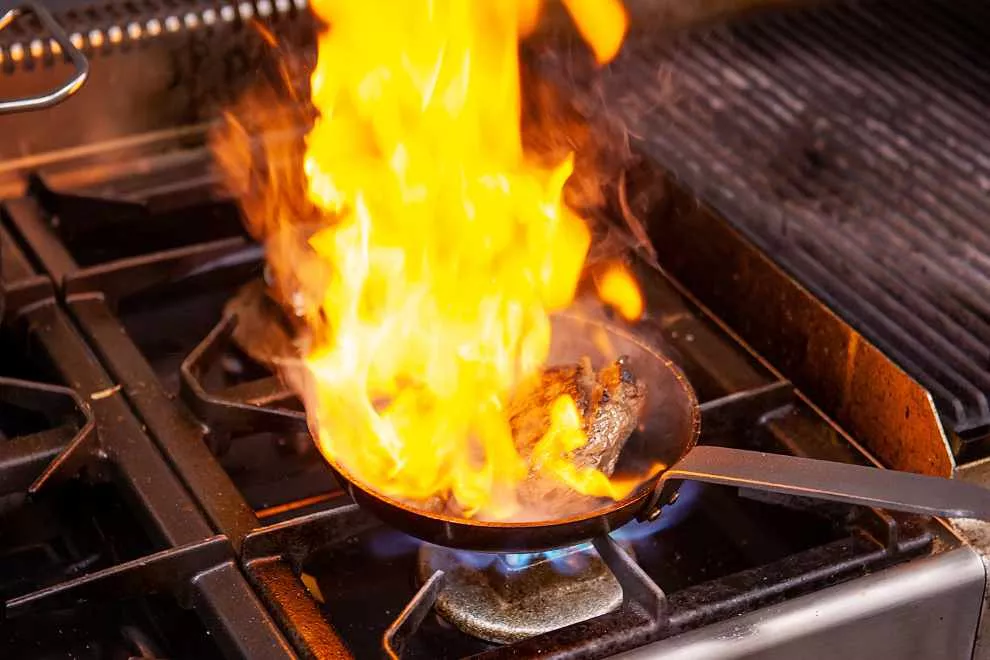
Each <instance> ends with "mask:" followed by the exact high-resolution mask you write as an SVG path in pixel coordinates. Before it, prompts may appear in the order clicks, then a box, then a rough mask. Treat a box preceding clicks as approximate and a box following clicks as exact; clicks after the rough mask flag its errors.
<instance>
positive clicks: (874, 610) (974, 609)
mask: <svg viewBox="0 0 990 660" xmlns="http://www.w3.org/2000/svg"><path fill="white" fill-rule="evenodd" d="M985 583H986V571H985V569H984V565H983V561H982V560H981V559H980V556H979V555H978V554H977V553H976V552H975V551H974V550H973V549H971V548H968V547H963V548H959V549H956V550H951V551H949V552H945V553H943V554H940V555H934V556H930V557H925V558H923V559H918V560H916V561H912V562H909V563H907V564H903V565H901V566H897V567H894V568H891V569H889V570H886V571H883V572H880V573H876V574H874V575H869V576H866V577H863V578H860V579H857V580H852V581H850V582H846V583H843V584H841V585H837V586H834V587H830V588H828V589H824V590H822V591H819V592H816V593H814V594H809V595H807V596H802V597H800V598H796V599H794V600H792V601H788V602H786V603H782V604H780V605H776V606H773V607H768V608H765V609H763V610H761V611H758V612H753V613H750V614H746V615H742V616H739V617H736V618H733V619H730V620H728V621H723V622H721V623H718V624H715V625H712V626H708V627H705V628H701V629H699V630H695V631H692V632H689V633H685V634H683V635H680V636H677V637H674V638H671V639H667V640H663V641H660V642H657V643H655V644H652V645H650V646H646V647H643V648H640V649H637V650H635V651H632V652H629V653H625V654H621V655H619V656H615V657H616V658H621V659H622V660H647V659H652V658H663V659H664V660H707V659H715V658H718V659H720V660H723V659H728V658H761V659H767V660H794V659H800V660H835V659H841V660H857V659H859V658H863V659H866V658H869V659H870V660H878V659H879V660H911V659H913V658H917V659H918V660H948V659H953V660H956V659H958V660H963V659H966V660H969V659H970V658H972V657H973V646H974V642H975V639H976V629H977V625H978V624H979V618H980V608H981V604H982V602H983V592H984V587H985Z"/></svg>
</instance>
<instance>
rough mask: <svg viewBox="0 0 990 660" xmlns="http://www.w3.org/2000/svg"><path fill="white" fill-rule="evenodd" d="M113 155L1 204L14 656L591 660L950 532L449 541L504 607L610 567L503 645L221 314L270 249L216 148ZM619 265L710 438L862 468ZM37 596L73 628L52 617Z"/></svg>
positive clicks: (874, 520)
mask: <svg viewBox="0 0 990 660" xmlns="http://www.w3.org/2000/svg"><path fill="white" fill-rule="evenodd" d="M106 160H107V159H106V158H104V161H106ZM118 163H119V164H120V165H123V166H120V167H112V168H109V169H108V170H107V171H106V172H104V173H103V174H101V175H99V176H96V175H94V171H97V170H94V169H92V168H83V167H80V168H75V169H74V168H71V167H60V168H52V169H50V170H47V171H45V170H43V171H39V172H35V173H33V174H32V175H31V176H30V177H29V178H28V180H27V183H26V186H25V192H24V194H23V196H20V197H17V198H14V199H11V200H8V201H7V202H6V203H5V204H4V206H3V215H2V230H3V234H2V241H3V248H4V253H3V261H2V266H3V284H4V289H5V291H6V308H7V309H6V312H5V318H4V326H3V327H4V334H3V337H4V343H2V344H0V355H2V356H3V360H2V361H0V363H2V365H3V372H2V374H0V375H2V376H4V377H9V378H17V379H22V380H19V381H2V382H0V406H2V405H4V404H5V402H6V401H8V400H10V401H11V402H12V403H11V404H10V405H11V406H13V409H14V410H15V411H16V413H14V414H11V413H6V412H5V413H4V416H3V417H2V420H3V425H4V426H0V433H2V435H0V438H2V442H0V447H2V448H3V451H4V452H6V453H3V454H0V470H2V471H0V483H3V484H4V488H3V492H4V493H7V494H6V495H4V496H3V498H2V499H0V502H3V504H2V505H0V515H2V516H3V517H4V518H7V519H8V521H9V524H8V525H7V527H8V528H9V529H14V530H16V533H15V534H12V535H11V536H9V537H7V536H3V537H0V568H3V569H4V570H2V571H0V573H2V574H4V575H11V576H16V577H13V578H11V579H9V580H4V581H0V596H2V597H3V598H4V599H5V600H6V608H5V620H4V621H3V622H0V629H7V630H15V629H16V631H17V634H16V635H0V637H6V638H9V639H10V640H11V641H10V643H11V644H12V646H11V649H12V650H11V651H10V653H11V654H12V655H14V656H15V657H49V656H51V657H58V656H59V654H60V653H61V654H66V653H67V654H73V653H76V654H79V655H80V657H116V656H114V655H113V654H114V653H117V652H118V651H119V652H120V653H124V654H125V656H126V655H127V654H130V656H132V657H135V656H136V657H213V656H221V655H224V656H227V657H250V658H259V657H292V656H293V655H297V654H298V655H302V656H309V657H321V658H323V657H362V658H363V657H372V656H378V655H380V654H382V653H385V654H387V655H388V654H392V655H393V656H396V657H398V656H400V655H401V657H407V658H448V657H449V658H460V657H466V656H470V657H486V658H502V657H505V658H509V657H536V656H541V657H544V656H546V655H547V654H548V653H552V654H555V655H554V657H580V658H598V657H606V656H609V655H612V654H614V653H616V652H620V651H623V650H628V649H632V648H636V647H641V646H643V645H644V644H650V643H657V642H658V641H662V640H677V639H682V638H683V636H684V635H685V634H687V633H689V632H692V631H694V632H699V631H704V630H705V629H706V627H708V626H712V625H717V624H719V623H720V622H727V621H731V620H733V619H734V618H737V617H740V616H746V615H752V614H754V613H759V612H764V611H768V608H771V607H775V606H781V605H786V604H789V603H794V602H798V601H800V599H801V598H805V597H808V596H812V597H814V596H816V595H817V594H822V593H828V590H829V588H830V587H833V586H834V585H841V584H845V583H847V582H848V581H849V580H854V579H856V578H862V576H867V575H871V576H876V575H880V576H883V575H887V574H888V573H890V572H891V571H895V570H897V568H898V567H905V566H913V565H915V564H916V563H917V562H919V561H926V560H932V559H933V558H938V557H940V556H949V555H952V552H953V550H954V549H958V548H959V547H960V543H959V541H958V540H957V539H956V538H955V537H954V536H952V535H951V534H950V533H948V531H947V530H946V529H945V528H944V527H943V526H942V525H940V524H938V523H937V522H934V521H931V520H928V519H924V518H919V517H915V516H901V515H896V516H895V515H890V514H888V513H885V512H882V511H877V510H866V509H859V508H856V507H849V506H844V505H824V504H821V503H815V502H812V501H807V500H801V499H795V498H785V497H779V496H773V497H772V496H768V495H760V494H757V493H755V492H747V491H745V490H739V489H730V488H725V487H717V486H702V485H697V484H691V485H690V487H689V488H685V489H684V490H683V492H682V493H681V498H680V499H679V500H678V501H677V502H676V503H675V504H674V505H672V507H670V510H669V511H666V512H665V513H664V514H663V515H662V516H661V517H660V518H659V519H658V520H656V521H654V522H646V523H634V524H631V525H629V526H627V527H625V528H622V529H620V530H618V531H617V532H615V533H614V534H613V536H612V537H611V538H605V539H598V540H596V541H595V544H594V546H593V547H591V546H589V547H586V548H581V549H579V550H578V551H576V552H573V551H561V553H560V555H559V556H558V555H553V556H550V557H546V556H541V557H528V556H518V555H510V556H504V557H499V558H492V557H487V558H486V557H484V556H481V557H479V556H478V555H477V554H472V553H463V554H460V555H457V556H454V557H453V558H451V557H449V556H448V557H447V558H446V559H445V560H444V561H447V562H448V564H447V565H448V567H449V566H450V565H451V564H450V562H453V563H454V564H456V565H457V566H459V567H460V568H458V569H457V571H460V572H463V573H464V575H465V576H466V578H465V579H466V580H468V582H469V583H472V584H473V583H476V582H477V580H480V579H482V577H480V576H487V577H484V578H483V579H484V580H486V581H487V582H488V583H489V584H490V585H494V586H493V587H492V588H489V589H487V590H486V591H485V592H484V593H485V594H486V597H491V598H494V599H495V600H494V601H493V602H495V603H496V609H497V605H498V603H504V602H513V603H516V602H518V601H514V600H513V601H505V600H499V599H505V598H509V596H508V595H507V594H509V592H510V591H512V590H513V589H515V590H516V592H518V591H519V589H523V590H524V591H525V589H531V587H525V588H524V587H520V586H519V585H525V584H532V583H534V582H535V583H537V584H540V585H542V586H541V588H546V589H550V588H551V587H550V586H548V584H547V580H550V582H552V583H553V584H558V580H560V579H562V578H561V576H564V577H565V578H566V576H567V571H568V570H570V569H568V568H567V566H568V565H571V564H568V561H570V562H571V563H572V564H573V561H574V560H575V557H578V558H579V560H580V561H582V562H585V569H583V570H586V571H587V570H591V569H588V568H587V562H589V561H594V562H596V563H595V564H594V566H597V567H598V568H597V569H594V570H597V571H598V573H597V574H596V575H604V576H606V577H608V575H611V576H613V578H614V580H613V581H612V582H609V583H608V584H610V585H612V586H611V587H608V586H607V585H606V586H605V587H603V588H606V589H612V591H610V592H608V593H610V594H612V595H611V596H608V597H607V598H606V600H608V599H609V598H610V599H611V600H610V601H608V603H607V604H606V605H605V606H604V607H603V609H602V610H601V612H604V613H600V612H599V611H597V610H596V611H594V612H593V613H594V614H600V615H599V616H595V617H594V618H591V619H588V620H577V621H576V622H572V623H570V625H567V626H566V627H564V628H561V629H556V630H550V631H549V632H543V633H542V634H538V635H536V636H533V637H526V631H527V630H529V631H530V632H532V630H531V627H532V626H531V624H532V621H528V622H527V621H517V622H515V623H513V621H511V620H510V621H502V620H499V621H496V622H494V623H492V622H491V621H488V623H487V624H486V625H495V626H497V627H499V629H500V630H508V631H509V632H508V633H507V634H509V636H510V637H512V638H513V641H510V642H508V643H501V644H500V643H493V642H490V641H485V638H489V639H490V638H491V637H492V634H491V632H490V630H489V632H487V633H485V632H480V633H479V628H477V627H472V625H474V624H466V623H465V621H473V622H475V624H477V623H478V621H479V620H481V619H479V617H482V618H483V617H484V616H487V615H484V614H483V613H481V614H479V613H478V612H477V611H476V610H477V608H475V607H474V606H473V605H472V607H470V608H467V610H470V611H467V610H466V606H465V605H464V602H465V601H464V599H463V598H461V601H460V603H461V604H460V605H458V604H457V602H458V601H457V594H456V593H454V592H451V591H445V589H448V590H449V589H452V588H454V587H452V586H451V584H452V583H451V581H449V580H448V581H447V583H446V584H441V582H440V581H437V580H434V579H432V576H431V571H430V570H429V567H432V566H434V564H431V563H429V562H430V561H431V560H429V559H424V557H427V558H429V557H433V558H434V560H435V558H436V552H437V549H436V548H430V547H424V546H423V544H422V543H421V542H419V541H417V540H415V539H413V538H411V537H408V536H405V535H403V534H401V533H399V532H397V531H395V530H392V529H390V528H388V527H386V526H384V525H383V524H381V523H379V522H377V521H376V520H375V519H374V518H373V517H372V516H371V515H370V514H368V513H366V512H364V511H362V510H361V509H359V508H358V507H357V506H356V505H354V504H352V503H351V502H350V500H349V499H348V497H347V495H346V494H345V493H344V491H343V490H342V489H341V488H340V486H339V485H338V484H337V483H336V481H335V479H334V477H333V475H332V474H331V471H330V469H329V468H328V466H327V465H326V464H325V462H324V460H323V458H322V457H321V455H320V454H319V452H318V451H317V450H316V448H315V447H314V445H313V443H312V441H311V440H310V438H309V436H308V435H307V433H306V426H305V418H304V415H303V413H302V412H301V406H300V404H299V402H298V401H297V400H296V399H295V398H294V397H293V396H292V395H291V393H289V392H288V391H287V390H286V389H285V387H284V386H283V385H282V384H281V383H280V382H279V380H278V379H277V378H276V377H274V376H273V375H272V374H271V373H270V372H269V371H268V370H267V369H266V368H265V367H264V366H262V365H261V364H259V363H257V362H254V361H253V360H252V359H251V358H250V357H249V356H248V355H246V354H245V353H244V352H243V351H241V350H240V349H239V348H238V346H237V344H236V343H235V342H234V341H232V335H233V333H234V332H235V331H236V326H237V323H238V319H237V318H236V317H234V316H231V315H227V314H225V311H224V310H225V308H226V306H227V304H228V303H229V301H230V300H231V299H232V297H233V296H235V295H236V294H237V293H238V292H239V291H240V290H241V289H242V287H243V286H245V285H246V284H250V283H251V282H254V281H257V280H258V278H261V277H263V276H264V268H263V253H262V251H261V249H260V248H259V246H257V245H256V244H254V243H253V242H252V241H251V240H250V239H249V238H248V237H247V236H246V235H245V234H244V232H243V229H242V227H241V224H240V220H239V217H238V213H237V209H236V206H235V204H234V203H233V202H232V201H231V200H229V199H228V198H226V197H225V195H224V193H223V192H222V191H220V190H219V188H218V187H217V186H216V185H214V181H213V178H212V176H211V174H210V168H209V158H208V155H207V153H206V151H205V150H203V149H201V148H190V149H184V150H178V151H167V152H164V155H162V154H158V155H154V156H147V155H135V154H132V153H128V154H124V153H121V154H119V156H118ZM122 237H125V238H122ZM637 269H638V273H637V274H638V275H639V278H640V280H641V281H642V282H643V283H644V293H645V296H646V299H647V309H648V314H647V318H646V320H645V321H644V322H643V324H642V327H641V329H640V332H643V333H645V334H647V335H648V336H649V337H650V338H651V340H652V341H656V342H660V343H661V345H662V346H663V347H664V349H665V351H666V352H667V354H668V355H669V356H670V357H671V358H672V359H673V360H674V361H675V362H676V363H677V364H678V365H679V366H681V368H682V369H683V370H684V372H685V373H686V375H687V376H688V378H689V380H690V381H691V383H692V384H693V386H694V388H695V389H696V391H697V393H698V396H699V400H700V402H701V404H702V414H703V429H704V430H703V435H702V440H701V442H702V444H716V445H723V446H734V447H742V448H748V449H757V450H761V451H767V452H781V453H789V454H795V455H800V456H808V457H814V458H825V459H830V460H838V461H845V462H852V463H860V464H870V459H869V458H868V457H867V456H866V455H865V454H864V453H863V452H861V451H860V450H859V449H858V448H857V446H856V445H855V443H853V442H851V441H850V439H849V438H848V437H847V436H846V435H845V434H844V433H843V432H842V431H841V430H840V429H838V428H837V427H836V426H835V425H834V424H832V423H831V422H830V421H829V420H828V419H827V418H825V417H824V416H823V415H822V414H821V413H820V412H819V411H818V409H817V408H816V407H815V406H813V405H812V404H811V403H809V401H808V400H806V399H805V398H804V396H803V395H802V394H800V393H799V392H797V391H796V390H795V389H794V387H793V386H792V385H791V384H790V383H789V382H787V381H786V380H783V379H782V378H781V377H780V376H779V374H777V373H776V372H775V371H774V370H773V369H772V368H771V367H770V366H768V365H767V364H766V363H764V362H763V361H762V360H761V359H760V358H758V357H757V356H755V355H754V354H753V353H751V352H750V351H749V350H748V349H747V348H746V347H745V346H744V345H742V344H741V343H740V342H739V340H738V339H737V338H736V337H735V336H734V335H733V334H732V333H731V332H729V331H728V330H727V329H726V328H725V327H724V326H723V325H722V324H721V322H720V321H718V320H717V319H715V318H714V317H713V316H711V315H710V314H709V313H708V312H707V311H706V310H705V309H704V308H703V307H701V306H700V305H699V304H698V303H697V302H696V301H695V300H694V298H693V297H692V296H691V294H690V293H689V292H687V291H686V290H684V289H683V288H682V287H681V285H680V284H678V283H677V282H675V281H674V280H672V279H670V278H669V277H668V276H667V275H666V274H665V273H664V272H663V271H662V270H660V269H658V268H656V267H655V266H650V265H648V264H646V263H638V265H637ZM8 382H9V385H7V389H2V386H3V384H6V383H8ZM39 383H40V384H39ZM52 383H54V384H56V385H58V386H60V387H58V388H54V389H53V388H52V387H50V385H51V384H52ZM5 393H6V394H7V395H6V396H5ZM36 404H37V405H36ZM5 410H6V408H3V407H0V412H4V411H5ZM87 424H89V426H87ZM66 447H68V448H69V449H68V450H66V449H65V448H66ZM60 452H61V453H60ZM8 455H9V458H5V457H7V456H8ZM56 456H57V457H58V458H57V459H54V457H56ZM53 460H55V465H56V467H55V468H49V469H48V471H47V472H45V470H46V466H48V465H50V464H52V463H51V461H53ZM41 475H44V478H42V479H41V480H40V481H38V479H39V476H41ZM568 557H570V559H568ZM424 562H426V564H425V566H426V568H424ZM493 562H495V564H493ZM548 562H549V563H548ZM547 566H550V570H549V572H547V570H548V569H547ZM602 567H604V568H602ZM539 571H543V573H540V572H539ZM548 575H549V576H554V577H547V576H548ZM541 576H542V577H541ZM563 584H564V587H563V588H564V589H565V592H564V593H572V592H568V591H567V589H570V588H571V583H570V582H568V580H567V579H563ZM603 584H604V583H603ZM969 586H971V585H970V584H969V583H967V587H969ZM507 590H508V591H507ZM967 593H968V592H967ZM973 593H975V592H973ZM493 594H494V595H493ZM616 594H618V595H616ZM981 594H982V592H980V595H981ZM518 595H519V594H518V593H516V594H515V596H512V597H513V598H514V597H516V596H518ZM522 595H523V596H526V595H527V594H526V593H523V594H522ZM562 598H566V597H562ZM467 602H469V603H470V602H471V601H470V599H469V600H468V601H467ZM80 603H84V604H85V606H81V605H80ZM132 603H133V606H132V605H131V604H132ZM452 603H453V604H452ZM586 604H587V602H586V600H584V599H579V600H578V602H576V603H569V602H566V600H565V602H564V603H563V605H564V607H565V608H567V609H575V608H579V607H583V606H584V605H586ZM520 607H521V606H520ZM458 608H460V609H458ZM559 610H560V607H559V606H558V607H557V608H556V609H555V610H554V611H555V612H556V613H557V614H559ZM977 611H978V608H977ZM55 612H58V613H59V614H58V615H57V616H61V617H64V621H65V622H66V625H65V626H63V627H62V628H60V631H61V632H60V633H59V635H57V636H56V635H52V634H44V629H43V628H41V627H39V626H40V623H38V622H40V621H43V620H44V621H49V619H45V618H44V617H48V616H52V615H53V613H55ZM489 618H490V617H489ZM572 618H573V617H572ZM577 618H578V619H580V617H577ZM451 621H453V622H454V623H451ZM25 622H35V623H25ZM527 626H530V628H527ZM465 630H466V631H465ZM520 637H522V639H520ZM87 645H88V646H87ZM85 648H90V649H96V650H94V651H92V654H91V655H90V656H87V655H85V653H86V652H89V651H86V652H84V651H82V650H80V649H85ZM45 653H47V654H48V655H47V656H46V655H45ZM122 657H123V656H122Z"/></svg>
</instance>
